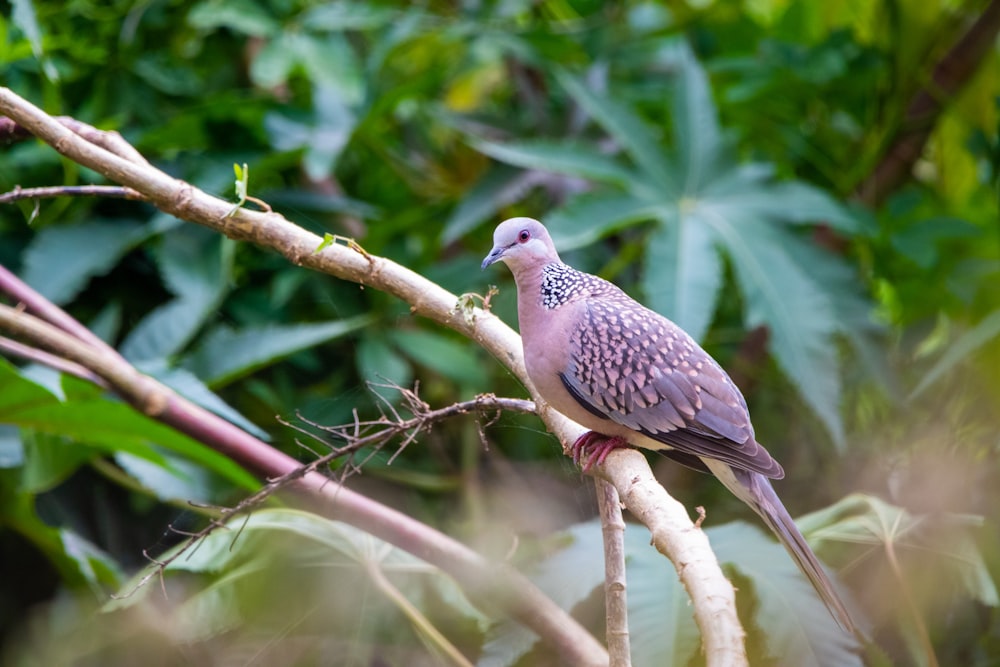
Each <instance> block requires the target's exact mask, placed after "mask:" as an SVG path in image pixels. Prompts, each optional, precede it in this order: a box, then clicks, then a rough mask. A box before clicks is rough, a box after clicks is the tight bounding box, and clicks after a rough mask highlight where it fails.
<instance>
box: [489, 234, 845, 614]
mask: <svg viewBox="0 0 1000 667" xmlns="http://www.w3.org/2000/svg"><path fill="white" fill-rule="evenodd" d="M498 261H500V262H504V263H506V264H507V266H508V267H509V268H510V270H511V272H512V273H513V274H514V281H515V282H516V283H517V318H518V322H519V324H520V329H521V339H522V342H523V346H524V358H525V364H526V365H527V369H528V376H529V377H530V378H531V381H532V382H533V383H534V384H535V387H536V388H537V389H538V393H539V394H540V395H541V397H542V398H543V399H545V401H547V402H548V403H549V404H550V405H551V406H552V407H553V408H555V409H556V410H558V411H559V412H562V413H563V414H565V415H566V416H567V417H570V418H571V419H573V420H575V421H577V422H579V423H580V424H582V425H583V426H585V427H587V428H589V429H591V431H590V432H589V433H587V434H585V435H583V436H581V437H580V439H579V440H577V442H576V443H575V444H574V446H573V452H574V458H575V459H576V460H577V461H578V462H582V463H583V465H584V469H588V468H590V467H591V466H593V465H595V464H599V463H602V462H603V461H604V458H605V457H606V456H607V455H608V453H609V452H610V451H611V450H613V449H615V448H617V447H622V446H626V444H632V445H638V446H640V447H645V448H647V449H652V450H656V451H658V452H660V453H662V454H664V455H665V456H668V457H670V458H672V459H674V460H676V461H678V462H680V463H682V464H684V465H687V466H689V467H692V468H695V469H697V470H701V471H703V472H710V473H714V474H715V476H716V477H718V478H719V480H720V481H721V482H722V483H723V484H724V485H725V486H726V487H727V488H728V489H729V490H730V491H732V492H733V493H734V494H735V495H736V497H738V498H739V499H740V500H742V501H743V502H745V503H746V504H747V505H749V506H750V507H751V508H752V509H753V510H754V511H755V512H756V513H757V514H759V515H760V516H761V518H762V519H763V520H764V523H766V524H767V525H768V527H769V528H770V529H771V530H772V531H774V533H775V535H777V536H778V538H779V539H780V540H781V543H782V544H783V545H784V547H785V548H786V549H787V550H788V552H789V553H790V554H791V556H792V558H793V559H794V560H795V562H796V564H797V565H798V566H799V568H800V569H801V570H802V572H803V573H804V574H805V575H806V577H808V578H809V580H810V581H811V582H812V584H813V586H814V587H815V588H816V591H817V593H819V595H820V597H821V598H822V599H823V602H824V603H825V604H826V606H827V608H828V609H829V610H830V613H831V614H832V616H833V617H834V618H835V619H836V620H837V622H838V623H839V624H840V625H841V626H843V627H844V629H845V630H848V631H851V632H854V627H855V626H854V623H853V622H852V620H851V617H850V615H849V614H848V612H847V608H846V607H845V605H844V603H843V602H842V601H841V599H840V597H839V596H838V595H837V592H836V590H835V588H834V586H833V584H832V583H831V581H830V579H829V578H828V577H827V575H826V573H825V572H824V571H823V567H822V566H821V565H820V563H819V560H818V559H817V558H816V556H815V554H813V552H812V550H811V549H810V548H809V545H808V544H806V541H805V539H804V538H803V537H802V533H800V532H799V530H798V528H796V526H795V523H794V522H793V521H792V518H791V516H790V515H789V514H788V511H787V510H785V507H784V505H782V503H781V500H780V499H779V498H778V496H777V494H776V493H775V492H774V489H773V488H772V486H771V481H770V480H772V479H781V478H782V477H784V474H785V473H784V471H783V470H782V468H781V466H780V465H778V462H777V461H775V460H774V459H773V458H771V455H770V454H768V452H767V450H765V449H764V447H763V446H761V445H760V443H758V442H757V440H756V439H755V437H754V431H753V425H752V424H751V423H750V413H749V411H748V410H747V404H746V401H745V400H744V398H743V395H742V394H741V393H740V390H739V389H738V388H737V387H736V385H735V384H734V383H733V381H732V380H731V379H730V378H729V375H727V374H726V372H725V371H724V370H723V369H722V367H721V366H719V364H718V363H717V362H716V361H715V360H714V359H713V358H712V357H710V356H709V355H708V353H707V352H705V351H704V350H703V349H702V348H701V347H700V346H699V345H698V343H696V342H695V341H694V339H692V338H691V336H689V335H688V334H687V333H686V332H684V330H682V329H681V328H680V327H678V326H677V325H676V324H674V323H673V322H671V321H670V320H668V319H667V318H665V317H663V316H662V315H659V314H658V313H655V312H653V311H651V310H649V309H648V308H645V307H644V306H642V305H641V304H640V303H638V302H637V301H635V300H633V299H632V298H631V297H629V296H628V295H627V294H625V292H623V291H622V290H621V289H619V288H618V287H617V286H615V285H613V284H611V283H609V282H608V281H606V280H604V279H602V278H598V277H597V276H593V275H590V274H587V273H582V272H580V271H577V270H576V269H573V268H571V267H569V266H567V265H566V264H563V263H562V262H561V261H560V260H559V255H558V254H557V253H556V250H555V247H554V246H553V244H552V240H551V238H550V237H549V234H548V231H546V229H545V227H544V226H542V224H541V223H540V222H538V221H537V220H532V219H531V218H512V219H510V220H507V221H505V222H503V223H501V224H500V225H499V226H498V227H497V228H496V231H495V232H494V235H493V250H491V251H490V254H489V255H487V256H486V259H485V260H483V268H484V269H485V268H486V267H487V266H489V265H490V264H493V263H494V262H498Z"/></svg>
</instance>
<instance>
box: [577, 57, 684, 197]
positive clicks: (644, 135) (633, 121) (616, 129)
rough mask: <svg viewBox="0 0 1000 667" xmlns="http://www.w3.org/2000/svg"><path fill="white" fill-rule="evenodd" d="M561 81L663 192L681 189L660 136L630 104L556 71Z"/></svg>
mask: <svg viewBox="0 0 1000 667" xmlns="http://www.w3.org/2000/svg"><path fill="white" fill-rule="evenodd" d="M557 78H558V79H559V83H560V84H562V86H563V87H564V88H565V89H566V90H567V92H569V94H570V95H571V96H572V97H573V99H574V100H576V102H577V104H579V105H580V106H581V107H583V110H584V111H586V112H587V113H588V114H589V115H590V116H591V117H592V118H593V119H594V120H595V121H597V122H598V123H599V124H600V125H601V126H602V127H603V128H604V129H605V130H606V131H607V132H608V134H610V135H611V136H612V137H614V139H615V140H616V141H618V143H620V144H621V145H622V147H623V148H624V149H625V150H626V151H627V152H628V154H629V155H631V156H632V158H633V159H634V160H635V161H636V163H637V164H638V165H639V167H640V168H641V169H642V171H643V172H644V173H645V175H646V177H647V178H648V179H649V180H650V181H651V182H652V183H655V185H656V187H657V188H659V189H660V190H661V191H662V192H664V193H676V192H677V190H678V185H677V179H676V178H675V168H674V166H673V165H672V164H671V162H670V161H669V160H668V159H667V158H666V156H665V155H664V153H663V150H662V148H661V147H660V140H659V138H658V137H657V136H656V135H655V134H654V133H653V131H652V130H651V129H650V128H649V127H648V126H647V125H646V123H645V122H644V121H643V120H642V119H640V118H639V117H638V116H636V115H635V114H633V113H632V111H631V110H629V109H628V108H627V107H625V106H623V105H620V104H618V103H617V102H615V101H613V100H611V99H610V98H608V97H602V96H599V95H597V94H595V93H594V92H592V91H591V90H590V89H589V88H587V86H585V85H584V84H583V83H581V82H580V81H579V80H578V79H576V78H574V77H573V76H571V75H569V74H568V73H566V72H564V71H562V70H559V71H558V72H557Z"/></svg>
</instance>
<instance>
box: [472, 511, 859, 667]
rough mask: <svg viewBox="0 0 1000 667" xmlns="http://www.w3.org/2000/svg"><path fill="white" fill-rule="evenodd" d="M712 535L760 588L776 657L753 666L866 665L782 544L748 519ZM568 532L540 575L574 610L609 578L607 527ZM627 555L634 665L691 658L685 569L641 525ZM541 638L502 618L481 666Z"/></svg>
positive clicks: (696, 644) (509, 657)
mask: <svg viewBox="0 0 1000 667" xmlns="http://www.w3.org/2000/svg"><path fill="white" fill-rule="evenodd" d="M705 532H706V534H707V535H708V538H709V540H710V542H711V543H712V548H713V550H714V551H715V553H716V555H717V556H718V557H719V561H720V562H722V563H724V564H727V565H729V566H731V567H732V568H733V569H734V570H736V571H737V572H739V574H740V575H741V576H743V577H745V578H746V579H747V580H748V581H749V583H750V584H751V586H750V587H749V588H748V589H742V590H741V592H740V593H739V595H740V596H745V595H750V594H753V595H754V596H755V597H756V599H757V602H758V605H757V609H758V610H759V611H758V617H757V618H756V625H757V626H759V627H761V628H763V629H764V631H765V632H766V634H767V650H768V652H769V653H770V656H751V658H752V660H753V661H754V664H756V662H758V661H760V662H762V663H763V662H764V661H765V658H767V657H770V658H772V659H773V658H774V657H776V656H780V663H781V664H788V665H803V666H812V665H817V666H822V665H846V666H850V665H861V664H862V663H861V661H860V659H859V658H858V657H857V656H856V655H854V653H853V650H854V649H855V646H856V645H855V643H854V640H853V638H852V637H851V636H850V635H847V634H846V633H844V632H843V631H842V630H841V629H840V628H839V626H837V624H836V622H835V621H834V620H833V618H832V617H831V616H830V614H829V612H827V610H826V607H825V606H824V605H823V603H822V602H821V601H820V600H819V598H818V597H817V596H816V593H815V591H814V590H813V588H812V585H811V584H810V583H809V581H808V580H807V579H806V578H805V577H804V576H803V575H802V573H801V572H799V569H798V568H797V567H796V566H795V563H794V562H793V561H792V559H791V558H789V556H788V554H787V553H786V552H785V550H784V549H783V548H782V547H781V546H780V545H778V543H777V542H775V541H774V540H773V539H771V538H770V537H769V536H767V535H765V534H764V533H763V531H761V530H759V529H758V528H756V527H754V526H751V525H749V524H746V523H743V522H739V521H737V522H733V523H728V524H725V525H722V526H715V527H712V528H708V529H707V530H706V531H705ZM565 537H566V538H567V540H568V543H567V545H566V546H565V547H564V548H562V549H560V550H559V551H557V552H555V553H554V554H553V555H552V556H550V557H548V558H547V559H545V560H544V561H543V562H541V563H540V564H539V565H538V567H537V569H536V570H535V571H534V572H533V573H532V574H531V578H532V580H533V581H534V582H535V583H536V584H537V585H538V586H539V587H540V588H541V589H542V590H543V591H544V592H545V593H547V594H548V595H549V596H551V597H552V599H553V600H554V601H555V602H556V603H557V604H559V605H560V606H561V607H563V608H564V609H569V610H571V609H572V608H573V607H574V606H575V605H577V604H579V603H580V602H582V601H583V600H585V599H586V598H588V597H589V596H590V595H591V594H593V593H594V591H595V590H597V589H598V588H599V587H600V586H601V584H602V583H603V581H604V575H603V566H604V555H603V545H602V538H601V525H600V523H599V522H598V521H596V520H594V521H588V522H585V523H581V524H577V525H576V526H573V527H571V528H570V529H568V530H567V531H566V533H565ZM625 560H626V569H627V579H628V584H629V588H628V592H627V598H628V622H629V632H630V637H631V648H632V663H633V664H634V665H636V667H646V666H652V665H684V664H688V663H689V662H690V661H691V659H692V658H693V657H694V656H695V655H697V653H698V651H699V649H700V646H701V636H700V633H699V630H698V627H697V625H696V624H695V622H694V617H693V612H692V608H691V604H690V598H689V597H688V594H687V592H686V591H685V590H684V587H683V586H682V585H681V583H680V581H678V578H677V573H676V571H674V569H673V568H672V567H671V566H670V563H669V562H668V561H667V560H666V559H665V558H664V557H663V555H662V554H660V553H659V552H658V551H657V550H656V549H655V548H654V547H653V546H652V545H650V544H649V534H648V533H647V532H646V531H645V530H644V529H643V528H642V527H640V526H635V525H629V526H627V528H626V530H625ZM744 622H746V619H744ZM536 641H537V637H536V636H535V635H534V634H532V633H531V632H530V631H528V630H525V629H524V628H523V627H521V626H519V625H518V624H516V623H514V622H512V621H502V622H500V623H498V624H497V625H495V626H494V627H493V628H492V629H491V630H490V632H489V633H488V634H487V641H486V644H485V645H484V647H483V653H482V656H481V657H480V660H479V663H478V664H479V667H506V666H507V665H512V664H516V663H517V662H518V661H519V660H521V659H522V657H523V656H524V655H525V654H526V653H527V652H528V651H529V650H531V647H532V646H533V645H534V643H535V642H536Z"/></svg>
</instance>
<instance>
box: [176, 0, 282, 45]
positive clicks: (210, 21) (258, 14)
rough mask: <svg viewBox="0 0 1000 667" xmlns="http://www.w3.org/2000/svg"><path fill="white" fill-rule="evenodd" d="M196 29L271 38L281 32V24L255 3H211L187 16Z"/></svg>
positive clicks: (241, 0) (249, 0) (232, 0)
mask: <svg viewBox="0 0 1000 667" xmlns="http://www.w3.org/2000/svg"><path fill="white" fill-rule="evenodd" d="M187 22H188V25H190V26H191V27H192V28H197V29H199V30H204V31H206V32H211V31H215V30H218V29H219V28H228V29H229V30H232V31H233V32H236V33H240V34H244V35H251V36H253V37H267V36H270V35H274V34H275V33H277V31H278V30H279V27H280V26H279V24H278V22H277V21H276V20H275V19H274V18H273V17H272V16H271V15H270V14H268V13H267V12H266V11H264V10H263V9H262V8H261V5H260V4H259V3H256V2H253V1H252V0H207V1H206V2H200V3H198V4H197V5H195V6H194V8H192V9H191V11H190V12H189V13H188V16H187Z"/></svg>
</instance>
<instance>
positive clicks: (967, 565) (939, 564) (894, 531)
mask: <svg viewBox="0 0 1000 667" xmlns="http://www.w3.org/2000/svg"><path fill="white" fill-rule="evenodd" d="M797 523H798V524H799V526H800V527H801V529H802V532H803V534H805V535H807V536H808V537H809V540H810V542H813V543H821V544H822V543H840V544H842V545H843V544H846V545H854V547H855V548H857V546H858V545H860V546H862V547H867V548H866V549H865V551H864V552H863V553H860V554H859V555H858V556H857V558H858V560H860V559H862V558H871V557H872V556H873V555H875V554H882V553H884V552H885V551H886V550H887V548H888V547H890V546H891V547H892V549H893V550H894V551H895V552H897V553H899V554H901V555H903V554H906V553H907V552H908V553H909V554H911V555H915V556H919V557H921V558H923V559H926V560H927V561H928V562H929V563H930V568H931V569H932V570H933V571H934V572H935V576H937V577H940V580H939V582H940V583H941V584H942V586H939V587H938V588H939V589H941V590H942V594H943V595H948V593H947V592H946V589H945V587H944V586H943V584H944V583H945V581H946V580H947V579H951V580H953V581H956V582H957V583H958V586H960V587H961V588H962V589H963V593H965V594H967V595H968V596H969V597H972V598H975V599H977V600H979V601H980V602H982V603H983V604H985V605H988V606H992V607H996V606H1000V595H998V593H997V588H996V584H995V582H994V581H993V577H992V575H991V574H990V570H989V568H988V567H987V565H986V562H985V560H984V558H983V554H982V550H981V549H980V548H979V546H978V545H977V544H976V540H975V538H974V534H975V533H978V532H981V531H982V529H983V525H984V521H983V518H982V517H979V516H973V515H967V514H949V513H941V512H933V513H932V514H930V515H920V514H912V513H910V512H908V511H906V510H905V509H904V508H902V507H897V506H895V505H890V504H889V503H887V502H885V501H884V500H882V499H881V498H878V497H877V496H871V495H867V494H863V493H854V494H851V495H849V496H847V497H846V498H843V499H841V500H840V501H838V502H837V503H835V504H833V505H831V506H829V507H826V508H824V509H821V510H818V511H816V512H813V513H811V514H807V515H806V516H803V517H801V518H800V519H799V520H798V522H797ZM913 583H914V582H913V580H912V578H907V579H905V580H904V585H913Z"/></svg>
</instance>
